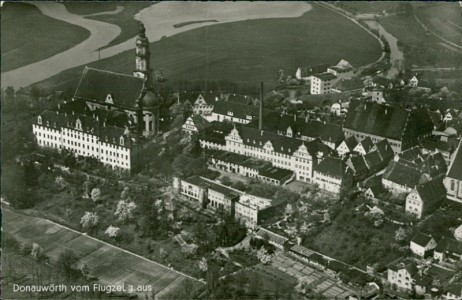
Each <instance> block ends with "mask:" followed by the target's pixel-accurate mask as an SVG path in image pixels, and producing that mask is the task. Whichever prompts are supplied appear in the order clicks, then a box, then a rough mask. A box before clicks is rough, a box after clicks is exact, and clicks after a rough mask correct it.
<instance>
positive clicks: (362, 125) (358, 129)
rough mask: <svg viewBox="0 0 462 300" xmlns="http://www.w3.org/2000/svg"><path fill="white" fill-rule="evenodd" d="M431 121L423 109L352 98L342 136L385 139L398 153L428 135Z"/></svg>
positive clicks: (430, 129) (358, 138) (374, 140)
mask: <svg viewBox="0 0 462 300" xmlns="http://www.w3.org/2000/svg"><path fill="white" fill-rule="evenodd" d="M432 130H433V123H432V121H431V118H430V116H429V113H428V111H427V110H426V109H414V110H408V109H405V108H402V107H397V106H389V105H386V104H379V103H375V102H364V101H360V100H352V101H351V102H350V108H349V110H348V113H347V115H346V117H345V121H344V124H343V131H344V133H345V137H351V136H354V137H356V139H357V140H358V141H362V140H364V139H366V138H370V139H371V140H372V142H373V143H377V142H379V141H381V140H383V139H387V140H388V142H389V143H390V145H391V146H392V148H393V151H394V152H395V153H396V154H397V153H400V152H401V151H403V150H406V149H408V148H411V147H413V146H415V145H417V143H418V141H419V139H421V138H424V137H428V136H430V135H431V133H432Z"/></svg>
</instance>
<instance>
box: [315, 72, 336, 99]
mask: <svg viewBox="0 0 462 300" xmlns="http://www.w3.org/2000/svg"><path fill="white" fill-rule="evenodd" d="M337 80H338V78H337V76H335V75H334V74H332V73H329V72H324V73H318V74H314V75H312V76H311V85H310V92H311V94H313V95H320V94H330V93H332V92H333V90H332V87H333V86H334V84H335V83H336V82H337Z"/></svg>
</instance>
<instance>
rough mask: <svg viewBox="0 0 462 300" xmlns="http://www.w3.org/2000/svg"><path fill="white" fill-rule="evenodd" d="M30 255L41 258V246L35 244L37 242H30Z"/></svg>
mask: <svg viewBox="0 0 462 300" xmlns="http://www.w3.org/2000/svg"><path fill="white" fill-rule="evenodd" d="M30 255H31V256H32V257H33V258H35V259H39V258H41V257H42V255H43V249H42V247H40V245H39V244H37V243H33V244H32V251H31V253H30Z"/></svg>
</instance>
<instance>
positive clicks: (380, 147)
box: [372, 139, 395, 161]
mask: <svg viewBox="0 0 462 300" xmlns="http://www.w3.org/2000/svg"><path fill="white" fill-rule="evenodd" d="M374 150H377V151H378V153H379V154H380V156H381V158H382V160H383V161H388V160H390V159H392V158H393V156H394V155H395V153H394V152H393V148H391V146H390V143H389V142H388V140H387V139H383V140H381V141H380V142H378V143H377V144H375V145H374V147H372V151H374Z"/></svg>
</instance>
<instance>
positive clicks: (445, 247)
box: [435, 236, 462, 255]
mask: <svg viewBox="0 0 462 300" xmlns="http://www.w3.org/2000/svg"><path fill="white" fill-rule="evenodd" d="M444 251H447V252H451V253H456V254H459V255H462V242H458V241H456V240H454V239H451V238H447V237H445V236H443V238H442V239H441V240H440V241H439V242H438V245H437V246H436V248H435V252H444Z"/></svg>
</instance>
